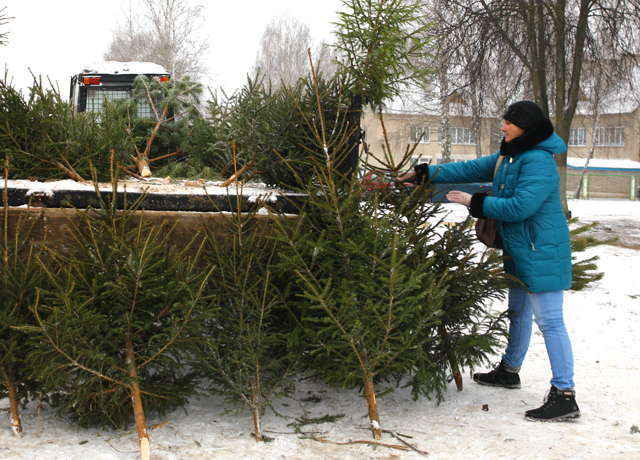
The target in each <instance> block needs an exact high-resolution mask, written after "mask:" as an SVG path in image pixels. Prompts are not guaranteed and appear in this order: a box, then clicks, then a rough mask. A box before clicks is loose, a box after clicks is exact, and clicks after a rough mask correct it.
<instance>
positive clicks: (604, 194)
mask: <svg viewBox="0 0 640 460" xmlns="http://www.w3.org/2000/svg"><path fill="white" fill-rule="evenodd" d="M580 180H582V192H581V196H582V198H584V199H589V198H619V199H627V200H631V201H635V200H639V199H640V176H637V175H630V174H594V173H588V174H586V175H585V176H584V178H583V177H582V174H567V197H574V196H575V193H576V188H578V183H580Z"/></svg>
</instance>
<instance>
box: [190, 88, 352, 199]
mask: <svg viewBox="0 0 640 460" xmlns="http://www.w3.org/2000/svg"><path fill="white" fill-rule="evenodd" d="M315 82H316V83H317V85H318V91H319V92H320V94H321V98H322V104H323V111H324V112H325V119H326V120H328V123H327V125H326V126H324V127H323V128H322V129H325V130H326V131H327V136H328V137H332V135H331V134H330V133H341V132H343V131H345V130H347V129H348V126H347V124H346V118H345V116H346V104H348V100H347V99H346V98H345V96H344V95H343V94H342V91H341V80H336V79H332V80H325V79H323V78H322V77H321V76H320V77H318V78H316V80H315ZM208 112H209V118H207V119H203V120H200V121H199V122H197V123H196V124H195V125H194V129H193V142H192V143H191V147H190V161H193V163H194V164H195V165H202V166H205V167H210V168H212V169H214V170H217V171H220V175H222V176H223V177H225V178H226V177H229V176H231V175H232V174H234V173H235V171H236V170H239V169H242V168H244V167H246V166H249V167H250V168H251V172H252V173H251V174H250V175H247V176H246V177H254V176H257V177H259V178H260V179H261V180H263V181H264V182H265V183H266V184H268V185H270V186H274V187H281V188H285V189H291V188H294V187H296V186H297V180H298V179H297V177H299V178H300V179H301V180H302V181H305V182H306V181H309V180H310V179H311V177H312V176H313V168H312V167H311V166H310V163H309V162H308V158H309V157H314V158H316V159H317V160H322V158H323V156H324V154H323V153H319V152H317V151H316V150H315V148H314V147H315V144H314V143H315V132H314V129H321V126H320V123H319V120H318V113H319V109H318V101H317V99H316V89H315V86H314V82H313V81H309V80H298V81H297V82H296V83H295V84H294V85H292V86H282V87H279V88H278V89H274V88H273V87H272V86H271V84H270V83H269V82H267V81H265V79H264V78H263V77H262V76H261V75H256V76H255V77H254V78H249V79H248V81H247V83H246V84H245V85H244V86H243V87H242V88H241V89H240V90H239V91H238V92H237V93H234V94H233V95H232V96H230V97H227V96H226V95H225V94H222V95H218V94H212V99H211V100H210V101H208ZM308 120H313V121H314V122H315V123H316V124H315V128H314V125H313V124H309V123H308V122H307V121H308ZM334 137H335V136H334ZM327 148H329V149H332V148H335V147H334V146H331V145H329V146H328V147H327ZM293 171H295V174H294V173H293ZM296 175H297V177H296ZM243 179H244V178H243Z"/></svg>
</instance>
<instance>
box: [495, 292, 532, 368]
mask: <svg viewBox="0 0 640 460" xmlns="http://www.w3.org/2000/svg"><path fill="white" fill-rule="evenodd" d="M509 321H510V324H509V342H508V343H507V349H506V350H505V352H504V355H502V360H503V361H504V363H505V364H507V365H508V366H510V367H511V368H513V371H515V372H518V371H520V367H521V366H522V363H523V362H524V357H525V356H526V355H527V350H528V349H529V342H530V341H531V329H532V327H533V313H532V310H531V303H530V302H529V294H528V293H527V291H523V290H521V289H513V288H512V289H509Z"/></svg>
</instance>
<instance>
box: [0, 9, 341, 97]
mask: <svg viewBox="0 0 640 460" xmlns="http://www.w3.org/2000/svg"><path fill="white" fill-rule="evenodd" d="M134 1H135V0H134ZM191 1H192V2H193V3H198V2H199V3H201V4H202V5H204V6H205V9H206V10H205V11H206V24H205V30H204V34H205V35H208V36H209V39H210V48H211V51H210V54H209V59H208V60H207V66H208V68H209V74H210V79H211V85H212V86H213V87H218V86H222V87H223V88H224V89H225V90H228V91H233V90H234V89H236V88H238V87H240V86H242V85H243V84H244V83H245V81H246V75H247V73H248V72H249V71H250V70H251V67H252V66H253V63H254V62H255V57H256V52H257V49H258V44H259V42H260V38H261V37H262V33H263V32H264V28H265V26H266V25H267V23H269V21H270V20H271V19H272V18H280V17H281V16H283V15H284V14H285V13H288V14H289V16H291V17H296V18H298V19H299V20H301V21H302V22H304V23H305V24H307V25H308V26H309V27H310V28H311V31H312V34H313V39H314V43H319V42H320V41H321V40H323V39H324V40H325V41H331V40H332V39H333V37H332V33H331V32H332V30H333V25H332V24H331V23H332V22H336V21H337V15H336V11H338V10H340V9H342V2H341V0H324V1H323V2H320V3H319V2H312V1H310V0H268V1H265V0H191ZM2 6H6V7H7V8H6V9H5V11H4V15H5V16H7V17H13V18H14V19H12V20H10V21H9V24H7V25H5V26H2V31H3V32H4V31H8V32H9V36H8V41H9V42H8V44H6V45H5V46H0V55H2V59H3V61H2V62H3V67H4V69H8V77H9V80H11V79H13V83H14V85H15V86H17V87H19V88H24V89H25V90H26V88H27V87H28V86H30V85H31V82H32V81H33V79H32V77H31V75H30V73H29V69H31V72H33V74H35V75H36V76H39V75H41V76H42V78H43V80H44V81H46V80H47V78H49V79H50V80H51V81H52V82H54V84H55V83H57V85H58V87H59V88H60V92H61V94H62V96H63V97H64V98H67V97H68V95H69V80H70V77H71V76H72V75H74V74H76V73H79V72H80V71H81V70H82V69H83V68H84V67H86V66H87V64H90V63H93V62H97V61H101V60H102V55H103V53H104V52H105V50H106V49H107V45H108V43H109V42H110V40H111V36H112V30H113V29H114V28H115V26H116V25H117V21H118V20H121V18H122V13H121V8H122V3H121V0H103V1H101V2H99V1H89V2H82V1H77V0H0V8H2ZM4 69H3V71H4Z"/></svg>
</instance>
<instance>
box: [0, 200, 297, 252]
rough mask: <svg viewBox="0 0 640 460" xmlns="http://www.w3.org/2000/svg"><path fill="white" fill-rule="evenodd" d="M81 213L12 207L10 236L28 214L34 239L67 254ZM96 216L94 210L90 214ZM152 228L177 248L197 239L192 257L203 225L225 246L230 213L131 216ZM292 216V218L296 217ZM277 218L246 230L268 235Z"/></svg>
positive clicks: (254, 222) (261, 218)
mask: <svg viewBox="0 0 640 460" xmlns="http://www.w3.org/2000/svg"><path fill="white" fill-rule="evenodd" d="M79 212H86V210H77V211H76V210H74V209H60V208H29V209H28V210H27V208H9V212H8V217H9V235H12V234H13V231H14V229H15V228H16V227H17V225H18V221H19V219H20V216H21V215H24V214H26V218H27V219H28V221H29V222H32V223H34V228H33V230H32V233H31V240H32V241H34V242H36V243H42V242H43V241H45V238H46V244H47V246H48V247H50V248H52V249H54V250H55V251H57V252H60V253H63V254H64V253H68V251H69V249H70V246H71V244H73V238H72V237H71V233H70V230H69V229H70V228H72V226H71V222H74V223H75V224H76V225H77V224H78V222H79V221H80V217H79V216H78V213H79ZM89 212H92V213H94V215H96V214H95V212H94V211H89ZM143 216H144V220H145V222H148V223H150V224H152V225H160V226H162V227H163V232H162V235H163V237H168V238H170V241H171V244H172V245H173V246H174V247H175V248H176V249H177V250H182V249H184V248H185V247H186V246H187V245H188V243H189V242H190V241H191V240H192V239H193V238H195V237H196V236H197V239H196V240H195V243H196V244H195V245H193V247H192V249H191V251H189V254H191V253H193V252H195V248H197V246H198V245H199V243H200V242H201V241H202V238H204V231H203V226H206V227H207V228H209V230H210V231H211V232H212V234H213V235H215V237H216V239H217V240H218V241H219V242H220V243H223V242H224V241H225V239H226V238H227V237H228V236H229V225H230V221H229V218H230V217H231V215H230V214H228V213H225V214H223V213H219V212H180V211H136V212H135V213H134V215H133V217H132V224H133V225H134V226H135V225H139V222H140V219H141V218H143ZM295 217H296V216H290V217H289V218H292V219H293V218H295ZM0 221H2V228H4V215H0ZM274 223H275V222H274V218H273V217H271V216H270V215H266V214H255V215H254V216H253V217H252V218H251V220H250V221H249V223H248V225H247V226H246V228H247V229H249V228H251V227H252V226H255V227H256V230H257V231H259V232H260V233H261V234H263V233H264V234H268V233H269V232H271V229H272V228H273V225H274Z"/></svg>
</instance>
